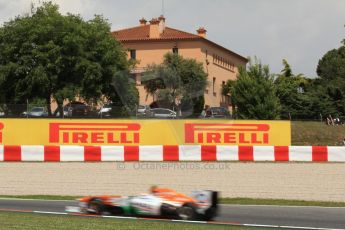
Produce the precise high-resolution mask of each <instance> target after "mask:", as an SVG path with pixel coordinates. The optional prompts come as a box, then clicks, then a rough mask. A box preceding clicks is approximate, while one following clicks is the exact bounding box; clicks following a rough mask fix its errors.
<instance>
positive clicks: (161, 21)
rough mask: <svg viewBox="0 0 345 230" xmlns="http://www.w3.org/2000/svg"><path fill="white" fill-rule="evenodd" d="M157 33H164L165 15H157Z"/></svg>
mask: <svg viewBox="0 0 345 230" xmlns="http://www.w3.org/2000/svg"><path fill="white" fill-rule="evenodd" d="M158 20H159V34H162V33H164V30H165V17H164V16H163V15H161V16H159V18H158Z"/></svg>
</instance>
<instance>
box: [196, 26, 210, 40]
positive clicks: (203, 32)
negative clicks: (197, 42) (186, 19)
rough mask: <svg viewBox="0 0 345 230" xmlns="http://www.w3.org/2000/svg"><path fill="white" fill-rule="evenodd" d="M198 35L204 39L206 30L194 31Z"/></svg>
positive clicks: (202, 28) (200, 28)
mask: <svg viewBox="0 0 345 230" xmlns="http://www.w3.org/2000/svg"><path fill="white" fill-rule="evenodd" d="M196 32H197V33H198V35H199V36H200V37H202V38H206V32H207V30H205V28H204V27H199V29H198V30H197V31H196Z"/></svg>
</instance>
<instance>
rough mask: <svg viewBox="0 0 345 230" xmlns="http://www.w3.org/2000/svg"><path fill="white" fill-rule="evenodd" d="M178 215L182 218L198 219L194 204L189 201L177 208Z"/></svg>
mask: <svg viewBox="0 0 345 230" xmlns="http://www.w3.org/2000/svg"><path fill="white" fill-rule="evenodd" d="M177 217H178V218H179V219H181V220H196V219H197V213H196V208H195V206H194V205H193V204H191V203H187V204H184V205H183V206H182V207H180V208H178V209H177Z"/></svg>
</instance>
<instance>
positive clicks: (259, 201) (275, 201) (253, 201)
mask: <svg viewBox="0 0 345 230" xmlns="http://www.w3.org/2000/svg"><path fill="white" fill-rule="evenodd" d="M80 197H82V196H51V195H23V196H6V195H0V198H16V199H37V200H76V199H78V198H80ZM219 203H221V204H242V205H284V206H321V207H345V202H331V201H306V200H284V199H254V198H220V200H219Z"/></svg>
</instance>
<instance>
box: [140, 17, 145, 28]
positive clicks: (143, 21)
mask: <svg viewBox="0 0 345 230" xmlns="http://www.w3.org/2000/svg"><path fill="white" fill-rule="evenodd" d="M139 22H140V25H141V26H146V22H147V21H146V19H145V18H141V19H140V20H139Z"/></svg>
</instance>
